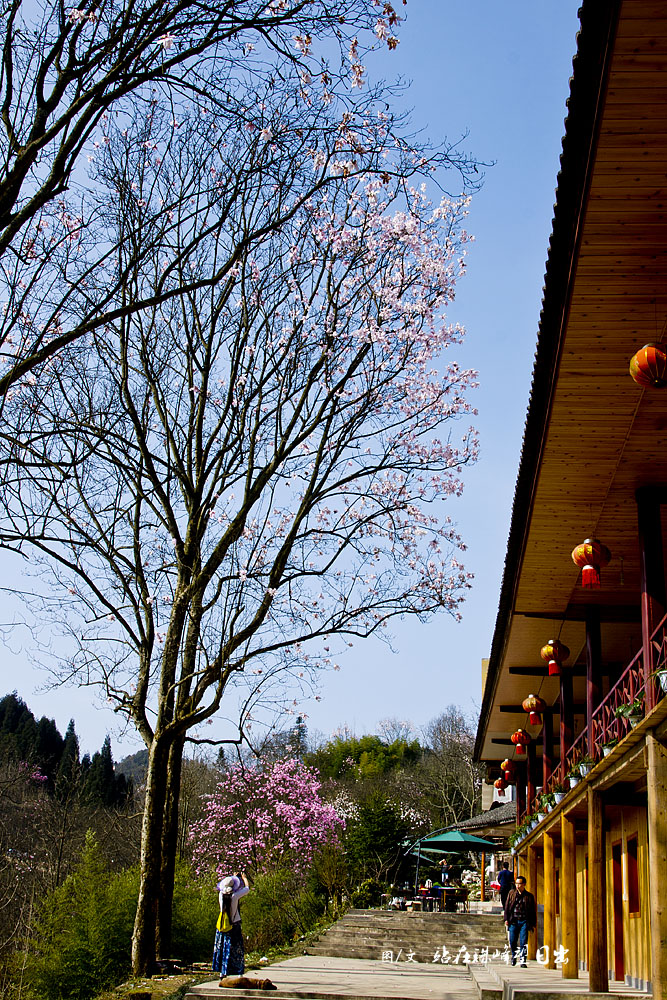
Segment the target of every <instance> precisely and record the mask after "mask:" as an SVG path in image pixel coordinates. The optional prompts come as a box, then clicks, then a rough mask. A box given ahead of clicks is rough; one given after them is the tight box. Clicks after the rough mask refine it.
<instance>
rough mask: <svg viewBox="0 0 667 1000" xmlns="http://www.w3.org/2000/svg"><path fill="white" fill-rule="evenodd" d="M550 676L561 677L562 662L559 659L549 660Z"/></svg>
mask: <svg viewBox="0 0 667 1000" xmlns="http://www.w3.org/2000/svg"><path fill="white" fill-rule="evenodd" d="M549 677H560V663H559V662H558V660H549Z"/></svg>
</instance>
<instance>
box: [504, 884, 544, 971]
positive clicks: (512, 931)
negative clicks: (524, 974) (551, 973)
mask: <svg viewBox="0 0 667 1000" xmlns="http://www.w3.org/2000/svg"><path fill="white" fill-rule="evenodd" d="M536 926H537V904H536V902H535V897H534V896H533V894H532V892H528V890H527V889H526V880H525V878H524V877H523V875H517V878H516V889H512V890H511V891H510V894H509V895H508V897H507V902H506V903H505V927H507V929H508V930H509V936H510V951H511V952H512V965H516V960H517V957H520V958H521V968H522V969H525V968H526V945H527V944H528V932H529V931H532V929H533V927H536Z"/></svg>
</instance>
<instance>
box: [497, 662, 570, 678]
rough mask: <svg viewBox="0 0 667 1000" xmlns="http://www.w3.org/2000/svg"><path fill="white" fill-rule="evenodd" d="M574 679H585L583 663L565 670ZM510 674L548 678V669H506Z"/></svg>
mask: <svg viewBox="0 0 667 1000" xmlns="http://www.w3.org/2000/svg"><path fill="white" fill-rule="evenodd" d="M567 669H568V670H569V671H570V673H571V674H572V675H573V676H574V677H585V676H586V667H585V665H584V664H583V663H575V664H574V666H573V667H568V668H567ZM508 672H509V673H510V674H517V675H518V676H520V677H548V676H549V668H548V667H508Z"/></svg>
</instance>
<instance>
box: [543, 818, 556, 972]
mask: <svg viewBox="0 0 667 1000" xmlns="http://www.w3.org/2000/svg"><path fill="white" fill-rule="evenodd" d="M543 841H544V945H545V947H546V948H548V952H547V954H548V956H549V961H548V962H547V963H546V968H547V969H555V968H556V963H555V961H554V952H555V950H556V866H555V858H554V839H553V837H552V836H551V834H550V833H545V834H544V838H543Z"/></svg>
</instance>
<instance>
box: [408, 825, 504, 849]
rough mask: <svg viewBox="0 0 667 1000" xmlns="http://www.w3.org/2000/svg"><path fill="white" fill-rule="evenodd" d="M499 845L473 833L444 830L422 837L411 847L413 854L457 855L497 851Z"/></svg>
mask: <svg viewBox="0 0 667 1000" xmlns="http://www.w3.org/2000/svg"><path fill="white" fill-rule="evenodd" d="M497 850H499V848H498V844H494V842H493V841H492V840H484V838H483V837H474V836H473V835H472V833H461V831H460V830H443V831H442V832H437V833H430V834H429V835H428V837H421V838H420V839H419V840H416V841H415V843H414V844H413V845H412V847H411V851H412V853H414V852H415V851H419V853H420V854H426V853H428V854H432V853H436V854H457V853H458V852H459V851H497Z"/></svg>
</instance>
